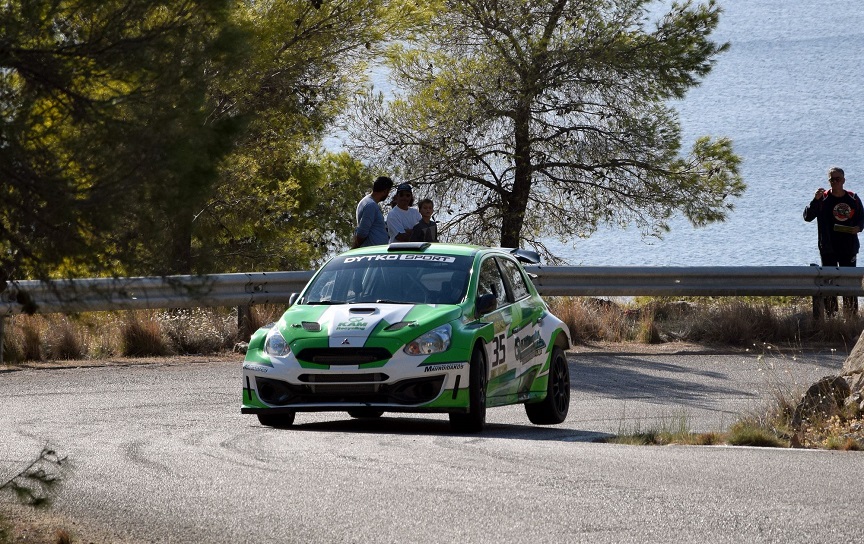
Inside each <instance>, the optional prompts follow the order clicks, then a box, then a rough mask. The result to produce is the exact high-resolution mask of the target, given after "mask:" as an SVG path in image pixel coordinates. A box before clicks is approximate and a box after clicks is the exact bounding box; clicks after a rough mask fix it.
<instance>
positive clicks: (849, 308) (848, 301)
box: [819, 252, 858, 315]
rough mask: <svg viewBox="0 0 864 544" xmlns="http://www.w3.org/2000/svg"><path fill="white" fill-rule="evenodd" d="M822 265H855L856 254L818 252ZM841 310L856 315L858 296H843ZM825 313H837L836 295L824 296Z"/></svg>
mask: <svg viewBox="0 0 864 544" xmlns="http://www.w3.org/2000/svg"><path fill="white" fill-rule="evenodd" d="M819 256H820V257H821V258H822V266H855V260H856V257H857V255H852V256H851V257H849V256H848V255H838V254H836V253H824V252H820V253H819ZM843 311H844V312H845V313H846V314H849V315H858V297H843ZM825 313H827V314H828V315H832V314H835V313H837V297H825Z"/></svg>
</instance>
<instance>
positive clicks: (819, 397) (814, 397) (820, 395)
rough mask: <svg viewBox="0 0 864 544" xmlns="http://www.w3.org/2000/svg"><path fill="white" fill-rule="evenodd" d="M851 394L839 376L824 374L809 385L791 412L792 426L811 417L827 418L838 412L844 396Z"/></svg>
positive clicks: (795, 426)
mask: <svg viewBox="0 0 864 544" xmlns="http://www.w3.org/2000/svg"><path fill="white" fill-rule="evenodd" d="M851 394H852V391H851V389H850V388H849V384H848V383H847V382H846V380H845V379H844V378H843V377H841V376H826V377H824V378H822V379H821V380H819V381H818V382H816V383H814V384H813V385H811V386H810V389H808V390H807V392H806V393H804V397H803V398H802V399H801V400H800V401H799V402H798V405H797V406H796V407H795V412H794V413H793V414H792V426H793V427H794V428H799V427H800V426H801V424H802V423H804V422H805V421H807V420H813V419H828V418H830V417H831V416H834V415H837V414H839V413H840V410H841V409H842V408H843V406H844V404H845V403H846V397H848V396H850V395H851Z"/></svg>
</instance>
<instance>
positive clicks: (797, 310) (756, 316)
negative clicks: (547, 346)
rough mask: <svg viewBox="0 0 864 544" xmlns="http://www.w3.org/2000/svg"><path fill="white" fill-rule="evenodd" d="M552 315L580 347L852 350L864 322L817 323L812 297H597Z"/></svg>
mask: <svg viewBox="0 0 864 544" xmlns="http://www.w3.org/2000/svg"><path fill="white" fill-rule="evenodd" d="M548 302H549V306H550V309H551V310H552V313H554V314H555V315H557V316H558V317H560V318H561V319H562V320H563V321H564V322H565V323H566V324H567V325H568V327H569V328H570V332H571V335H572V338H573V340H574V342H576V343H579V344H587V343H591V342H637V343H643V344H656V343H662V342H670V341H686V342H692V343H697V344H705V345H723V346H738V347H747V346H751V345H753V344H757V345H759V344H763V343H770V344H778V345H788V346H801V345H802V344H806V343H820V344H834V345H838V346H841V347H844V348H848V349H851V347H852V346H853V345H854V344H855V341H856V340H857V338H858V335H859V334H860V333H861V330H862V329H864V318H861V317H855V316H850V317H846V316H843V315H842V314H838V315H836V316H834V317H829V318H827V319H821V320H817V319H814V317H813V313H812V302H811V299H810V298H809V297H806V298H804V297H802V298H794V299H793V298H788V297H787V298H784V299H782V300H781V301H780V302H779V303H777V302H776V301H772V299H766V298H762V299H761V300H759V299H757V300H754V299H752V298H734V297H714V298H702V299H688V300H674V299H668V298H650V299H637V300H636V301H633V302H630V303H619V302H615V301H611V300H605V299H597V298H592V297H549V299H548Z"/></svg>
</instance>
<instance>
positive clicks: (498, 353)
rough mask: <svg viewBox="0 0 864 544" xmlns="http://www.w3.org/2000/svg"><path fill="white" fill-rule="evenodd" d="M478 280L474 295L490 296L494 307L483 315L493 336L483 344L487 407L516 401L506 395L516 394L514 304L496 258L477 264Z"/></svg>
mask: <svg viewBox="0 0 864 544" xmlns="http://www.w3.org/2000/svg"><path fill="white" fill-rule="evenodd" d="M479 270H480V272H479V274H478V278H477V296H478V297H479V296H482V295H487V294H492V295H494V296H495V300H496V302H497V306H496V308H495V309H494V310H492V311H491V312H489V313H487V314H485V315H483V316H482V317H481V319H482V320H483V321H486V322H489V323H492V325H493V327H494V335H493V337H492V340H491V341H490V342H488V343H487V344H486V360H487V361H488V365H489V386H488V388H487V403H488V404H489V405H490V406H495V405H499V404H507V403H508V402H515V400H514V399H508V395H511V394H513V393H515V390H516V385H515V381H514V380H515V378H516V371H517V368H516V365H515V362H516V358H515V356H514V354H515V351H514V348H515V346H514V344H513V334H512V324H513V304H512V297H511V295H510V292H509V290H508V288H507V284H506V282H505V280H504V276H503V274H502V272H501V269H500V266H499V264H498V261H497V259H496V258H495V257H494V256H488V257H486V258H485V259H484V260H483V261H482V262H481V263H480V269H479Z"/></svg>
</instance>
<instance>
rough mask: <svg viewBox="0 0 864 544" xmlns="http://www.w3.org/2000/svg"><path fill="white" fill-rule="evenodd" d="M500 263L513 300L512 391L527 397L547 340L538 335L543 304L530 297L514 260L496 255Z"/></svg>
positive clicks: (538, 370)
mask: <svg viewBox="0 0 864 544" xmlns="http://www.w3.org/2000/svg"><path fill="white" fill-rule="evenodd" d="M499 265H500V267H501V271H502V273H503V276H504V280H505V283H506V285H507V289H508V290H509V292H510V294H511V296H512V299H513V304H512V311H511V314H510V315H511V317H512V321H511V324H510V336H511V337H512V343H513V358H514V359H515V361H514V362H513V363H512V366H513V368H515V370H516V376H515V378H514V384H515V391H514V392H515V394H516V395H517V396H518V397H519V398H520V400H521V399H524V398H525V397H527V395H528V392H529V391H530V390H531V384H532V383H533V382H534V378H536V376H537V374H538V373H539V372H540V369H541V367H542V365H543V362H544V358H545V355H546V342H545V341H544V339H543V338H542V336H541V330H540V324H539V320H540V318H541V317H542V315H543V312H544V311H545V308H544V307H543V303H542V301H541V300H538V299H537V298H536V297H532V296H531V291H530V290H529V289H528V281H529V280H528V279H527V278H526V277H525V273H524V271H523V270H522V268H521V267H520V266H519V264H518V263H516V262H515V261H514V260H512V259H509V258H505V257H499Z"/></svg>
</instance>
